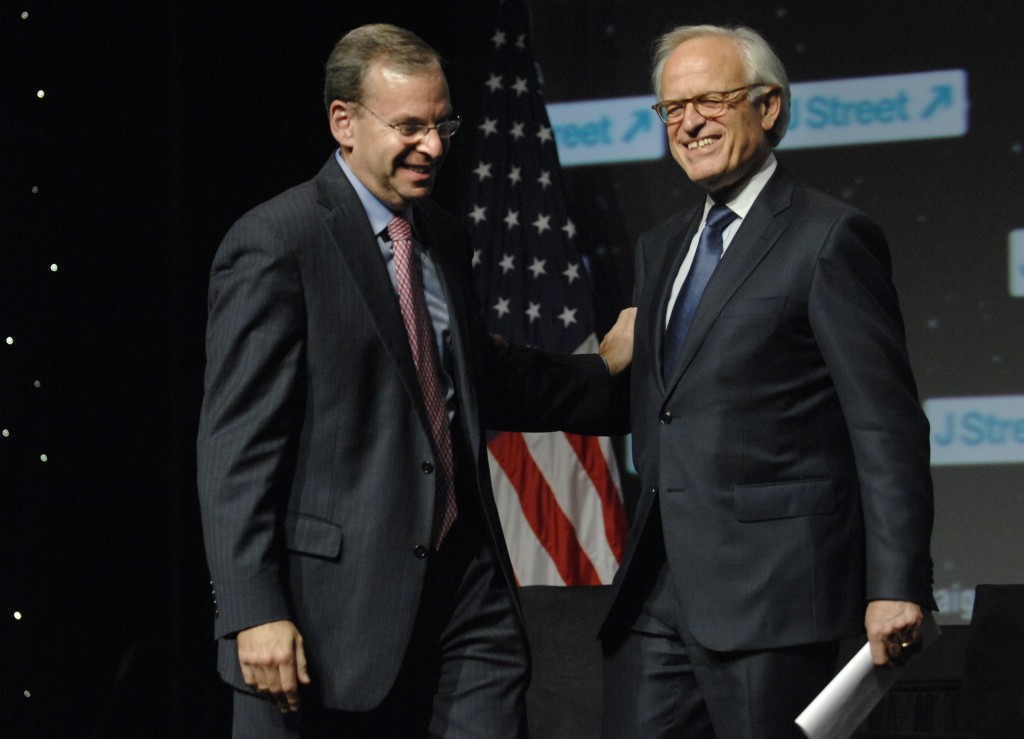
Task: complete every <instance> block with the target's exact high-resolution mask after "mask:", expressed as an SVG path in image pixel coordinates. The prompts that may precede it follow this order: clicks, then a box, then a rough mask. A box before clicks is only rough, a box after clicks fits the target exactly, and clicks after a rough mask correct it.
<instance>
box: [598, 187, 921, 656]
mask: <svg viewBox="0 0 1024 739" xmlns="http://www.w3.org/2000/svg"><path fill="white" fill-rule="evenodd" d="M701 208H702V204H701V205H697V206H696V207H695V208H693V209H690V210H689V211H687V212H684V213H681V214H679V215H677V216H675V217H673V218H670V219H669V220H667V221H666V222H664V223H662V224H661V225H659V226H657V227H656V228H654V229H653V230H651V231H649V232H648V233H646V234H644V235H643V236H642V237H641V238H640V240H639V243H638V246H637V254H636V264H637V266H636V283H635V293H634V300H635V302H636V304H637V307H638V310H637V321H636V348H635V353H634V361H633V367H632V392H631V402H632V425H633V444H634V457H635V461H636V466H637V469H638V470H639V472H640V476H641V481H642V486H643V487H642V492H641V497H640V500H639V502H638V505H637V511H636V515H635V516H634V523H633V527H632V529H631V534H630V542H629V545H628V547H627V553H626V555H625V558H624V562H623V565H622V567H621V568H620V570H619V573H618V577H617V579H616V583H615V586H616V588H617V590H616V593H615V600H614V602H613V605H612V608H611V612H610V614H609V618H608V619H607V621H606V623H605V625H604V627H603V630H602V635H603V636H604V637H611V636H613V635H615V634H621V633H622V629H624V628H625V627H627V626H628V624H629V622H630V621H631V618H632V616H633V614H635V609H636V606H637V602H638V600H640V599H642V598H643V597H644V592H642V585H641V583H643V582H649V578H650V576H651V573H650V572H649V570H651V569H653V568H656V567H658V566H660V561H661V560H660V559H659V557H664V558H667V562H668V565H669V567H670V571H671V574H672V578H673V581H674V584H675V589H676V592H677V594H678V597H679V608H680V612H681V614H682V615H683V617H684V618H685V620H686V623H687V625H688V626H689V628H690V630H691V632H692V633H693V635H694V636H695V638H696V639H697V641H698V642H699V643H701V644H702V645H704V646H705V647H708V648H711V649H716V650H744V649H760V648H772V647H780V646H787V645H793V644H804V643H811V642H817V641H823V640H833V639H838V638H840V637H844V636H848V635H852V634H855V633H857V632H858V631H862V630H863V619H864V610H865V607H866V603H867V601H868V600H871V599H901V600H910V601H915V602H917V603H919V604H921V605H923V606H925V607H929V606H930V605H931V604H932V596H931V559H930V556H929V539H930V535H931V526H932V486H931V476H930V471H929V445H928V424H927V420H926V417H925V416H924V413H923V411H922V409H921V407H920V405H919V402H918V399H917V390H916V387H915V383H914V379H913V376H912V374H911V370H910V363H909V360H908V357H907V351H906V346H905V340H904V328H903V323H902V319H901V316H900V310H899V304H898V300H897V295H896V290H895V288H894V286H893V283H892V280H891V264H890V255H889V250H888V246H887V244H886V240H885V237H884V236H883V234H882V232H881V231H880V230H879V228H878V227H877V226H876V225H875V224H874V223H873V222H871V221H870V220H869V219H868V218H867V217H865V216H864V215H863V214H861V213H859V212H857V211H856V210H854V209H853V208H850V207H849V206H847V205H844V204H842V203H840V202H837V201H835V200H833V199H831V198H828V197H826V196H824V195H822V194H820V193H817V192H815V191H813V190H810V189H808V188H806V187H803V186H801V185H800V184H798V183H797V182H796V181H795V180H794V179H793V178H792V177H791V176H790V175H788V174H787V173H786V172H785V171H784V170H783V169H782V168H781V167H779V168H778V170H777V171H776V172H775V173H774V175H773V176H772V178H771V179H770V181H769V182H768V184H767V185H766V187H765V188H764V190H763V191H762V192H761V193H760V195H759V196H758V198H757V200H756V201H755V203H754V205H753V207H752V209H751V210H750V212H749V213H748V215H747V217H746V218H744V220H743V222H742V224H741V225H740V228H739V230H738V231H737V233H736V235H735V236H734V238H733V241H732V242H731V244H730V246H729V248H728V249H727V250H726V252H725V254H724V255H723V257H722V260H721V262H720V263H719V266H718V268H717V270H716V271H715V273H714V275H713V276H712V279H711V281H710V283H709V284H708V286H707V288H706V291H705V293H704V295H703V298H702V300H701V302H700V305H699V307H698V309H697V312H696V315H695V317H694V320H693V324H692V326H691V329H690V332H689V334H688V336H687V338H686V340H685V343H684V346H683V349H682V356H681V359H680V362H679V364H678V365H677V367H676V368H675V371H674V373H673V375H672V376H671V378H670V380H669V382H668V383H667V384H665V383H664V382H663V381H662V379H661V372H660V364H661V357H662V338H663V335H664V327H665V314H666V305H667V302H668V299H669V293H670V291H671V287H672V281H673V279H674V278H675V275H676V273H677V272H678V269H679V265H680V264H681V263H682V260H683V257H684V255H685V252H686V249H687V246H688V245H689V244H690V241H691V239H692V237H693V235H694V233H695V232H696V229H697V227H698V226H699V223H700V220H701V214H702V209H701ZM659 515H660V521H661V525H660V526H658V523H657V520H658V516H659ZM662 535H663V543H664V555H661V553H660V545H661V542H658V541H654V540H652V538H653V537H661V536H662ZM652 552H653V554H652ZM645 570H647V572H645Z"/></svg>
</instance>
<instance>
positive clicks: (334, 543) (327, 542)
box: [284, 512, 341, 559]
mask: <svg viewBox="0 0 1024 739" xmlns="http://www.w3.org/2000/svg"><path fill="white" fill-rule="evenodd" d="M284 539H285V546H287V547H288V549H289V550H290V551H292V552H297V553H299V554H309V555H312V556H314V557H323V558H325V559H335V558H337V556H338V555H339V554H341V526H339V525H338V524H336V523H334V522H332V521H325V520H324V519H322V518H313V517H312V516H304V515H302V514H301V513H291V512H289V513H288V515H287V517H285V521H284Z"/></svg>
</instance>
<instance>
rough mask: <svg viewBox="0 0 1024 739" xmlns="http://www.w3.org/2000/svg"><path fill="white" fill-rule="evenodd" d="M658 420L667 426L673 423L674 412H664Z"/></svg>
mask: <svg viewBox="0 0 1024 739" xmlns="http://www.w3.org/2000/svg"><path fill="white" fill-rule="evenodd" d="M658 420H659V421H661V422H662V423H666V424H668V423H672V412H671V411H662V412H661V416H660V417H659V418H658Z"/></svg>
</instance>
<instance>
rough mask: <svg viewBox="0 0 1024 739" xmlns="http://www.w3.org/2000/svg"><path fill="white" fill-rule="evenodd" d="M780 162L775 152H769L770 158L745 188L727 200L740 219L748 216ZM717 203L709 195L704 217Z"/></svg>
mask: <svg viewBox="0 0 1024 739" xmlns="http://www.w3.org/2000/svg"><path fill="white" fill-rule="evenodd" d="M778 166H779V163H778V161H777V160H776V159H775V154H773V153H769V154H768V158H767V159H765V160H764V164H762V165H761V168H760V169H759V170H757V172H756V173H755V174H754V176H753V177H751V178H750V181H749V182H747V184H745V185H744V186H743V188H742V189H741V190H740V191H739V192H738V193H736V195H734V196H733V198H732V199H731V200H729V201H728V202H726V205H727V206H729V210H731V211H732V212H733V213H735V214H736V215H738V216H739V217H740V219H743V218H746V217H747V213H749V212H750V209H751V208H753V207H754V201H755V200H757V196H758V195H760V194H761V191H762V190H763V189H764V186H765V185H767V184H768V180H770V179H771V177H772V175H773V174H774V173H775V170H776V169H777V168H778ZM714 204H715V201H714V200H712V199H711V196H710V195H708V197H707V201H706V202H705V203H704V217H705V218H707V215H708V211H709V210H711V206H713V205H714Z"/></svg>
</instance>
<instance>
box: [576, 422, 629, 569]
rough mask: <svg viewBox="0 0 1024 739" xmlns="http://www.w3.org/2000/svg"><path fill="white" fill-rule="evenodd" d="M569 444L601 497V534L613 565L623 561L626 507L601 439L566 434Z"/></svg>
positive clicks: (626, 527)
mask: <svg viewBox="0 0 1024 739" xmlns="http://www.w3.org/2000/svg"><path fill="white" fill-rule="evenodd" d="M565 438H566V439H568V441H569V444H570V445H571V446H572V448H573V449H574V450H575V451H576V456H577V457H579V460H580V464H582V465H583V469H585V470H586V471H587V476H588V477H590V482H591V483H593V485H594V489H595V490H597V494H598V495H599V496H600V498H601V515H602V517H603V518H604V533H605V538H607V540H608V546H609V547H610V548H611V550H612V554H614V555H615V561H616V562H622V555H623V552H624V551H625V548H626V535H627V532H628V531H629V524H628V523H627V522H626V508H625V506H623V504H622V496H621V495H620V494H619V489H618V488H617V487H616V486H615V478H614V476H613V475H612V471H611V470H610V469H609V468H608V460H607V459H606V458H605V456H604V451H603V450H602V449H601V443H600V440H599V439H598V438H596V437H594V436H580V435H579V434H566V435H565Z"/></svg>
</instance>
